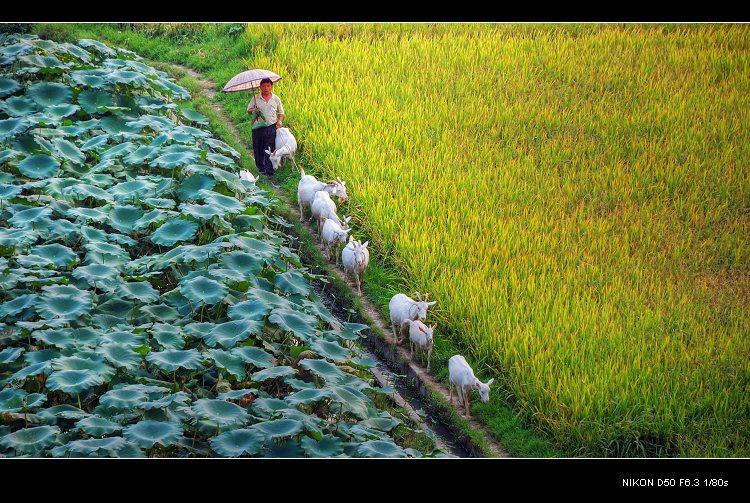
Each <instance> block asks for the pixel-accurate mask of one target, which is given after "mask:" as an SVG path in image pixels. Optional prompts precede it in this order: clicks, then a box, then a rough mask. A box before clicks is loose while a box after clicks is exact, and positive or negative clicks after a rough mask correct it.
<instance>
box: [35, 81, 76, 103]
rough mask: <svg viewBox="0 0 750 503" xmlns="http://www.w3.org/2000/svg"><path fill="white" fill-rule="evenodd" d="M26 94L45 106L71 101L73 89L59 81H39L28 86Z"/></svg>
mask: <svg viewBox="0 0 750 503" xmlns="http://www.w3.org/2000/svg"><path fill="white" fill-rule="evenodd" d="M26 94H27V95H28V96H30V97H31V99H33V100H34V101H36V102H37V103H38V104H39V105H41V106H43V107H51V106H53V105H61V104H63V103H70V102H71V101H72V100H73V89H72V88H71V87H70V86H66V85H65V84H59V83H57V82H38V83H36V84H34V85H32V86H31V87H29V88H28V90H27V91H26Z"/></svg>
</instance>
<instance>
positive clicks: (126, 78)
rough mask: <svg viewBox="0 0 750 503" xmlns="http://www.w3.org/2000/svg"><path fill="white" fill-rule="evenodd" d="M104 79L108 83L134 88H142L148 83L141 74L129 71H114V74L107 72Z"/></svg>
mask: <svg viewBox="0 0 750 503" xmlns="http://www.w3.org/2000/svg"><path fill="white" fill-rule="evenodd" d="M105 78H106V79H107V80H108V81H110V82H115V83H117V84H126V85H132V86H135V87H143V86H145V85H146V84H148V83H149V80H148V79H147V78H146V77H144V76H143V74H142V73H140V72H131V71H129V70H115V71H114V72H109V73H108V74H107V76H106V77H105Z"/></svg>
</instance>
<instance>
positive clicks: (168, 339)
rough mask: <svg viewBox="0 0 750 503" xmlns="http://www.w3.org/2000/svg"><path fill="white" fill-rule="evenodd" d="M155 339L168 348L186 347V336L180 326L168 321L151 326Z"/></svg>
mask: <svg viewBox="0 0 750 503" xmlns="http://www.w3.org/2000/svg"><path fill="white" fill-rule="evenodd" d="M151 333H152V334H153V336H154V339H156V341H157V342H158V343H159V344H161V345H162V346H164V347H165V348H168V349H182V348H183V347H185V338H184V334H183V333H182V330H180V328H179V327H175V326H173V325H168V324H166V323H156V324H154V326H153V327H152V328H151Z"/></svg>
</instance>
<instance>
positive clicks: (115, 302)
mask: <svg viewBox="0 0 750 503" xmlns="http://www.w3.org/2000/svg"><path fill="white" fill-rule="evenodd" d="M96 313H97V314H110V315H112V316H117V317H119V318H121V319H129V318H131V317H132V316H133V315H134V314H135V303H134V302H128V301H126V300H123V299H120V298H117V297H114V296H112V297H111V298H109V299H108V300H106V301H104V302H100V304H99V305H98V306H97V307H96Z"/></svg>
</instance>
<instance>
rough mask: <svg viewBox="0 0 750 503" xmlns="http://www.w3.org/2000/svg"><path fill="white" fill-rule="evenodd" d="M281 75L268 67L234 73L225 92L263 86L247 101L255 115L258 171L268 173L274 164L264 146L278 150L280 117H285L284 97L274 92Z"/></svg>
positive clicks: (254, 130) (250, 111) (255, 147)
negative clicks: (275, 84)
mask: <svg viewBox="0 0 750 503" xmlns="http://www.w3.org/2000/svg"><path fill="white" fill-rule="evenodd" d="M280 79H281V77H279V76H278V75H276V74H275V73H273V72H269V71H268V70H248V71H246V72H242V73H240V74H238V75H235V76H234V77H233V78H232V79H231V80H230V81H229V82H228V83H227V85H226V86H224V92H234V91H244V90H246V89H257V88H258V87H259V86H260V94H254V95H253V97H252V99H251V100H250V102H249V103H248V104H247V113H248V114H249V115H250V116H251V119H252V128H253V154H254V155H255V165H256V166H257V167H258V171H260V172H261V173H263V174H265V175H268V176H272V175H273V166H272V164H271V159H269V157H268V154H266V153H265V150H266V149H270V150H271V151H274V150H276V129H277V128H280V127H282V124H281V120H282V119H283V118H284V107H283V106H282V105H281V99H279V97H278V96H277V95H275V94H274V93H273V92H272V90H273V83H274V82H275V81H278V80H280Z"/></svg>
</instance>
